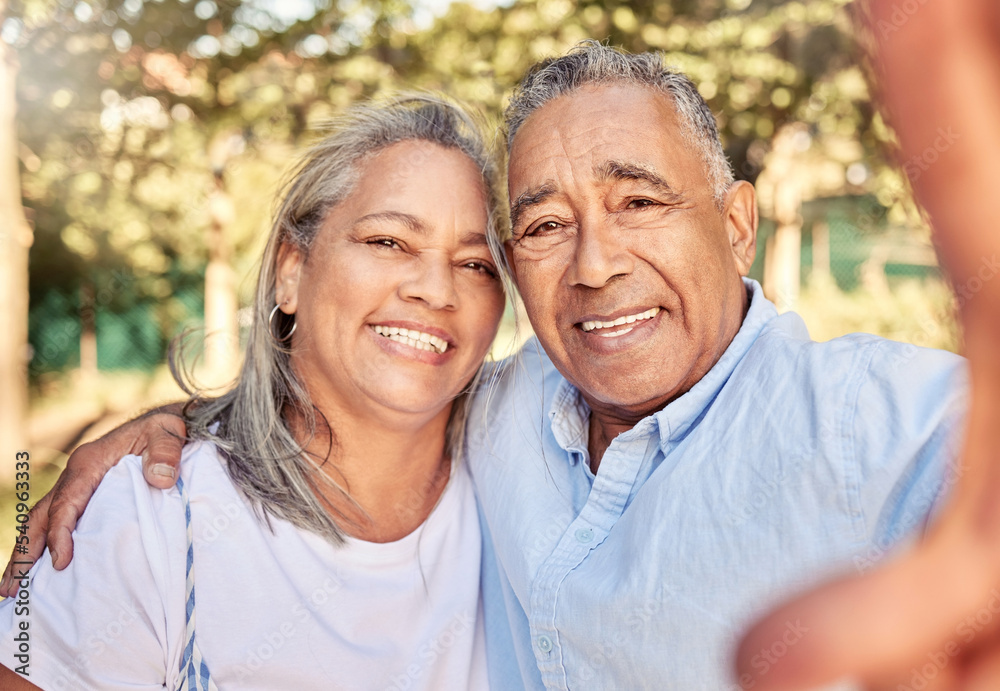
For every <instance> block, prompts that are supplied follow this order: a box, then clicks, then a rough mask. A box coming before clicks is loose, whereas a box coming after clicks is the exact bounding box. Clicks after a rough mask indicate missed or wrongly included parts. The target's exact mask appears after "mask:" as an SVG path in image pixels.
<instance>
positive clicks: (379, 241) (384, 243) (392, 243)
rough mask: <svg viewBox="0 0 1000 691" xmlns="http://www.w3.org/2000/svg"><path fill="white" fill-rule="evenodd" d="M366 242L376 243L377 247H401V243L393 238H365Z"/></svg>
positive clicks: (369, 243)
mask: <svg viewBox="0 0 1000 691" xmlns="http://www.w3.org/2000/svg"><path fill="white" fill-rule="evenodd" d="M365 244H368V245H375V246H376V247H389V248H393V249H398V248H399V243H398V242H396V240H394V239H392V238H369V239H368V240H365Z"/></svg>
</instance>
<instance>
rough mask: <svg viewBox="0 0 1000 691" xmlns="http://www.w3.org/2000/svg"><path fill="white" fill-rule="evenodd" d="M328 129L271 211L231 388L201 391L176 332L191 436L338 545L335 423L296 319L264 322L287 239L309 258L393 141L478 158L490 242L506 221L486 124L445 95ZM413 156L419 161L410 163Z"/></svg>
mask: <svg viewBox="0 0 1000 691" xmlns="http://www.w3.org/2000/svg"><path fill="white" fill-rule="evenodd" d="M324 129H325V130H326V132H327V134H326V136H325V137H324V138H323V139H322V140H320V141H319V142H318V143H317V144H316V145H315V146H313V147H312V148H311V149H310V150H309V151H308V152H306V154H305V156H304V157H303V158H302V159H301V161H300V162H299V164H298V166H297V167H296V168H294V169H293V171H292V173H291V175H290V176H289V178H288V182H287V183H286V186H285V192H284V195H283V200H282V202H281V205H280V207H279V208H278V211H277V213H276V215H275V218H274V220H273V223H272V226H271V233H270V236H269V238H268V242H267V246H266V248H265V249H264V256H263V258H262V260H261V267H260V273H259V275H258V279H257V290H256V295H255V298H254V304H253V322H252V324H251V326H250V333H249V337H248V340H247V345H246V353H245V356H244V360H243V366H242V370H241V372H240V375H239V378H238V379H237V381H236V385H235V387H234V388H233V389H232V390H230V391H228V392H227V393H225V394H223V395H221V396H219V397H216V398H206V397H202V396H200V395H199V394H198V392H197V390H196V388H195V387H194V386H193V385H191V383H190V382H191V378H190V376H188V374H187V372H186V370H185V368H184V366H183V362H182V359H183V354H182V352H181V351H182V348H181V347H180V346H179V342H176V341H175V343H174V345H173V346H172V348H171V354H170V365H171V370H172V372H173V374H174V377H175V379H177V381H178V382H179V383H180V384H181V386H182V387H183V388H184V390H185V391H186V392H187V393H188V394H190V396H191V398H190V400H189V403H188V405H187V406H186V407H185V418H186V420H187V425H188V435H189V437H190V438H192V439H209V440H211V441H213V442H215V443H216V444H217V445H218V447H219V448H220V450H221V451H222V453H223V455H224V457H225V459H226V464H227V468H228V471H229V475H230V477H231V478H232V480H233V482H234V483H235V484H236V486H237V487H238V488H239V489H240V490H241V491H242V492H243V493H244V494H245V495H246V496H247V497H248V498H249V499H250V501H251V504H252V505H253V507H254V510H255V511H256V512H257V513H258V515H259V516H260V517H261V518H262V519H264V520H266V519H267V517H268V515H272V516H276V517H279V518H282V519H284V520H287V521H289V522H290V523H292V524H294V525H296V526H298V527H300V528H303V529H305V530H309V531H312V532H315V533H318V534H320V535H322V536H324V537H326V538H327V539H329V540H331V541H332V542H334V543H341V542H342V541H343V535H344V531H343V528H342V524H343V523H347V522H350V521H349V519H348V518H347V516H345V515H344V514H343V512H341V511H338V510H337V509H336V507H335V506H333V505H332V504H331V503H330V502H329V501H328V500H325V499H324V498H323V497H324V495H325V493H324V492H323V490H324V489H326V490H329V489H333V490H334V492H335V493H339V495H340V496H342V497H343V498H346V499H347V500H348V501H352V500H351V498H350V495H349V493H348V492H347V490H346V489H345V488H344V487H342V486H340V484H339V483H337V482H336V480H334V479H332V477H331V473H328V472H324V471H323V470H321V466H322V465H324V464H327V463H334V462H335V460H336V454H335V453H334V451H335V445H336V435H335V431H334V430H331V429H330V427H329V425H328V423H327V421H326V420H325V419H324V418H323V417H322V416H321V415H318V411H316V409H315V408H314V407H313V404H312V402H311V399H310V396H309V393H308V391H307V389H306V387H305V386H304V385H303V383H302V382H301V381H300V380H299V378H298V377H297V376H296V374H295V371H294V369H293V368H292V365H291V360H290V350H289V348H288V346H287V344H288V343H289V342H290V340H289V339H287V335H288V333H289V332H290V330H291V328H292V324H291V323H290V322H291V319H292V318H293V317H292V316H290V315H285V314H284V313H283V312H281V311H280V310H279V311H278V312H277V313H276V315H275V319H274V320H273V321H274V323H273V325H272V324H271V323H270V322H269V319H268V317H269V315H270V313H271V310H272V308H273V307H274V305H275V304H276V301H275V276H276V264H277V259H278V251H279V249H280V247H281V246H282V245H283V244H290V245H293V246H295V247H297V248H298V249H299V250H301V251H302V252H303V253H304V254H306V255H308V252H309V249H310V248H311V247H312V244H313V241H314V240H315V238H316V235H317V233H318V232H319V230H320V228H321V227H322V225H323V221H324V219H325V218H326V216H327V214H328V213H329V211H330V209H331V208H333V207H334V206H336V205H337V204H339V203H341V202H342V201H344V200H345V199H346V198H347V197H348V195H350V193H351V191H352V189H353V187H354V185H355V184H356V182H357V181H358V178H359V176H360V167H361V166H362V165H363V164H364V162H365V161H366V160H367V159H369V158H371V157H372V156H374V155H375V154H377V153H378V152H379V151H381V150H383V149H385V148H386V147H388V146H390V145H392V144H395V143H397V142H402V141H408V140H419V141H426V142H431V143H433V144H438V145H440V146H442V147H445V148H448V149H457V150H459V151H461V152H462V153H464V154H465V155H466V156H468V157H469V158H470V159H471V160H472V161H473V163H475V165H476V167H477V168H478V169H479V170H480V172H481V173H482V181H483V189H484V193H485V196H486V201H487V217H488V226H489V227H488V228H487V229H486V231H487V236H488V237H490V238H491V247H499V242H498V241H497V240H496V238H497V237H498V236H499V232H500V228H501V227H502V224H504V223H505V218H506V216H505V213H504V209H505V206H506V205H505V204H504V203H503V201H505V199H504V200H503V201H502V200H501V197H500V196H499V194H498V191H499V189H500V187H499V184H498V183H499V178H498V169H497V163H496V161H495V159H494V156H493V155H491V152H490V150H489V148H488V147H487V145H486V143H485V139H484V137H483V131H484V127H483V124H482V123H480V122H477V120H476V119H474V118H473V117H472V116H470V114H469V113H468V112H466V111H465V110H464V109H463V108H462V107H460V106H458V105H456V104H455V103H452V102H451V101H448V100H446V99H444V98H442V97H438V96H431V95H425V94H406V95H401V96H397V97H396V98H393V99H391V100H388V101H385V102H378V103H369V104H365V105H361V106H356V107H354V108H352V109H350V110H349V111H348V112H347V113H346V114H344V115H343V116H341V117H340V118H338V119H335V120H333V121H332V122H331V123H330V125H329V126H328V127H326V128H324ZM412 165H415V166H418V165H420V162H419V161H417V160H414V161H413V162H412ZM272 328H273V331H272ZM478 377H479V375H477V379H476V380H474V382H475V381H477V380H478ZM464 398H465V395H464V393H463V395H462V396H460V397H459V399H458V400H456V402H455V403H454V405H453V406H452V415H451V419H450V421H449V433H448V434H449V448H450V449H452V450H453V457H455V454H457V450H458V449H459V448H460V447H461V435H462V431H463V429H464V426H465V424H464V423H465V415H466V405H465V401H464V400H463V399H464ZM290 419H294V420H295V421H296V423H299V422H302V423H304V425H305V427H306V428H307V429H306V431H307V433H308V435H309V437H310V438H314V437H315V436H316V435H317V434H321V435H323V436H325V437H328V439H329V450H328V452H327V457H326V458H316V457H313V456H311V455H309V454H307V453H306V452H305V451H304V449H303V445H302V444H300V443H299V442H298V441H296V435H295V434H293V432H292V428H291V424H290ZM216 425H218V426H217V427H216ZM333 468H335V465H334V466H333Z"/></svg>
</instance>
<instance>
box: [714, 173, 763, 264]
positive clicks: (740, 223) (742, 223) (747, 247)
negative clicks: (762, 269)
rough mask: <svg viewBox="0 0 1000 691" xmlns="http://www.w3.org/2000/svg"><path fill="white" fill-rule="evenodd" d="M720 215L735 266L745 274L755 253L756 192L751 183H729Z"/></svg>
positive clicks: (739, 181) (744, 181)
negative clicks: (727, 235)
mask: <svg viewBox="0 0 1000 691" xmlns="http://www.w3.org/2000/svg"><path fill="white" fill-rule="evenodd" d="M722 215H723V222H725V224H726V232H727V233H728V234H729V246H730V248H731V249H732V252H733V259H735V261H736V268H737V269H738V270H739V272H740V275H741V276H746V275H747V274H748V273H750V267H751V266H753V259H754V257H755V256H756V255H757V193H756V192H755V191H754V188H753V185H751V184H750V183H749V182H747V181H746V180H737V181H736V182H734V183H733V184H732V185H730V186H729V190H728V191H727V192H726V204H725V207H724V208H723V212H722Z"/></svg>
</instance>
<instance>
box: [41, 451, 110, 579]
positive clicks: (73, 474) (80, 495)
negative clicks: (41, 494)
mask: <svg viewBox="0 0 1000 691" xmlns="http://www.w3.org/2000/svg"><path fill="white" fill-rule="evenodd" d="M81 448H82V447H81ZM78 451H79V449H78ZM106 472H107V469H106V468H104V467H103V464H102V465H98V466H94V464H87V463H85V462H79V463H75V464H74V465H73V466H72V467H71V466H70V464H69V462H67V464H66V469H65V470H64V471H63V473H62V475H60V476H59V480H58V481H57V482H56V484H55V486H54V487H53V488H52V492H51V493H50V494H51V495H52V505H51V506H50V507H49V514H48V518H49V523H48V529H49V533H48V544H49V555H50V556H51V557H52V566H53V567H54V568H55V569H56V570H57V571H61V570H63V569H65V568H66V567H67V566H68V565H69V563H70V561H72V559H73V530H74V529H75V528H76V524H77V522H78V521H79V520H80V516H81V515H83V512H84V511H85V510H86V508H87V504H89V503H90V498H91V497H92V496H93V495H94V492H95V491H97V487H98V485H100V484H101V479H102V478H103V477H104V475H105V473H106Z"/></svg>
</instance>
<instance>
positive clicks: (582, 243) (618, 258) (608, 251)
mask: <svg viewBox="0 0 1000 691" xmlns="http://www.w3.org/2000/svg"><path fill="white" fill-rule="evenodd" d="M627 232H628V231H627V229H625V228H621V227H618V226H616V225H615V224H613V223H610V222H608V220H607V219H603V218H601V219H594V220H587V221H585V222H584V223H581V225H580V229H579V235H578V236H577V245H576V252H575V253H574V255H573V259H572V262H573V263H572V265H571V266H570V270H569V281H570V284H571V285H582V286H587V287H588V288H602V287H604V285H605V284H607V282H608V281H610V280H611V279H612V278H614V277H615V276H624V275H627V274H630V273H632V270H633V268H634V267H635V259H634V257H633V256H632V254H631V252H629V250H628V247H627V246H626V244H625V242H623V240H624V239H625V238H623V237H622V234H623V233H627Z"/></svg>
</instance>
